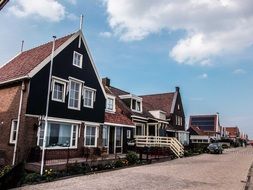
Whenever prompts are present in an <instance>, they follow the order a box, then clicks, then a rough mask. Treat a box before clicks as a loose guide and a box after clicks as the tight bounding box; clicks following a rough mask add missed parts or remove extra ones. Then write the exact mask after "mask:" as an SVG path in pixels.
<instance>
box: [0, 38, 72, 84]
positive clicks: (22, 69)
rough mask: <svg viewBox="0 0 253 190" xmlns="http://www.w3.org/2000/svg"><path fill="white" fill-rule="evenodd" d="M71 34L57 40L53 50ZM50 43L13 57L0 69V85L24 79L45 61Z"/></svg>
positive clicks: (50, 49)
mask: <svg viewBox="0 0 253 190" xmlns="http://www.w3.org/2000/svg"><path fill="white" fill-rule="evenodd" d="M72 35H73V34H70V35H67V36H65V37H62V38H59V39H57V40H56V41H55V49H57V48H58V47H60V46H61V45H62V44H63V43H64V42H66V41H67V40H68V39H69V38H70V37H71V36H72ZM52 43H53V42H52V41H51V42H48V43H46V44H43V45H41V46H38V47H35V48H33V49H30V50H27V51H24V52H22V53H20V54H18V55H17V56H16V57H14V58H13V59H12V60H11V61H9V62H8V63H7V64H5V65H3V66H2V67H1V68H0V83H4V82H7V81H9V80H14V79H17V78H21V77H25V76H26V75H27V74H28V73H29V72H30V71H32V70H33V69H34V68H35V67H36V66H37V65H39V64H40V63H41V62H42V61H43V60H44V59H46V58H47V57H48V56H49V55H50V54H51V51H52Z"/></svg>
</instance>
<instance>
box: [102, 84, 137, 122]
mask: <svg viewBox="0 0 253 190" xmlns="http://www.w3.org/2000/svg"><path fill="white" fill-rule="evenodd" d="M105 91H106V93H108V94H111V95H114V94H113V92H112V91H111V89H110V87H107V86H105ZM115 104H116V112H115V113H110V112H105V122H108V123H115V124H122V125H132V126H134V123H133V122H132V121H131V119H130V116H131V110H129V109H128V108H127V107H126V106H125V104H124V102H122V100H120V98H119V97H118V96H116V99H115Z"/></svg>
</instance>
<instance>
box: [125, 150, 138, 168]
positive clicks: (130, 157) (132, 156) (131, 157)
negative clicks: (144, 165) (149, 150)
mask: <svg viewBox="0 0 253 190" xmlns="http://www.w3.org/2000/svg"><path fill="white" fill-rule="evenodd" d="M126 159H127V161H128V163H129V165H132V164H136V163H137V162H138V160H139V158H138V155H137V154H136V153H135V152H133V151H130V152H128V153H127V155H126Z"/></svg>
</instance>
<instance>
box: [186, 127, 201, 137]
mask: <svg viewBox="0 0 253 190" xmlns="http://www.w3.org/2000/svg"><path fill="white" fill-rule="evenodd" d="M190 128H191V129H192V130H193V131H195V132H196V133H197V134H198V135H205V132H204V131H202V130H201V129H200V128H199V127H198V126H190ZM190 128H189V129H188V131H189V130H190Z"/></svg>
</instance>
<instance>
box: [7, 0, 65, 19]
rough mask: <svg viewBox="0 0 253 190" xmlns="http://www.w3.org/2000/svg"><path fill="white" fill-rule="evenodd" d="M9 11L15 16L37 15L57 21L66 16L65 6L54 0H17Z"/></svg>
mask: <svg viewBox="0 0 253 190" xmlns="http://www.w3.org/2000/svg"><path fill="white" fill-rule="evenodd" d="M9 11H10V12H11V13H12V14H14V15H15V16H17V17H28V16H29V17H30V16H39V17H42V18H44V19H48V20H50V21H52V22H58V21H60V20H62V19H64V17H65V16H66V11H65V7H64V6H63V5H62V4H60V3H59V2H57V1H56V0H39V1H27V0H17V1H16V2H15V4H14V5H13V6H11V7H10V8H9Z"/></svg>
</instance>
